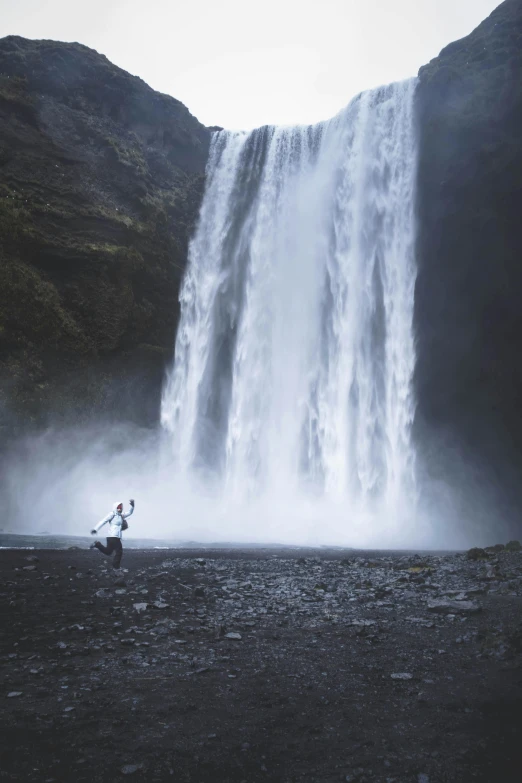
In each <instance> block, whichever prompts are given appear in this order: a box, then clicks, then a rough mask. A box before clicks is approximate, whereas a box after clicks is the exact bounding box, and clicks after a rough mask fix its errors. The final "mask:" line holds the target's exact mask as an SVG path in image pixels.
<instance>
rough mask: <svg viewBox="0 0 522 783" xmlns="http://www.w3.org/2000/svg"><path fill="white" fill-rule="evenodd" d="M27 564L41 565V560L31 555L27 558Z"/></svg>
mask: <svg viewBox="0 0 522 783" xmlns="http://www.w3.org/2000/svg"><path fill="white" fill-rule="evenodd" d="M25 562H26V563H39V562H40V558H39V557H36V555H29V557H26V558H25Z"/></svg>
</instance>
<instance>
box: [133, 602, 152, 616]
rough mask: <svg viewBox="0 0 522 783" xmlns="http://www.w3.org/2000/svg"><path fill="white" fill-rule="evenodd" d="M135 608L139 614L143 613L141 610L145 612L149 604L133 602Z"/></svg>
mask: <svg viewBox="0 0 522 783" xmlns="http://www.w3.org/2000/svg"><path fill="white" fill-rule="evenodd" d="M133 606H134V608H135V610H136V611H137V612H138V614H141V612H145V611H146V610H147V608H148V606H149V605H148V604H133Z"/></svg>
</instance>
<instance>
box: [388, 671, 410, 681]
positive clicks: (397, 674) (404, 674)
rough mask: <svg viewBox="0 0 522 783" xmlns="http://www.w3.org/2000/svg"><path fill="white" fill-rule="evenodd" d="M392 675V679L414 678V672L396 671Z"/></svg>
mask: <svg viewBox="0 0 522 783" xmlns="http://www.w3.org/2000/svg"><path fill="white" fill-rule="evenodd" d="M390 677H391V678H392V680H413V674H409V673H408V672H395V673H394V674H391V675H390Z"/></svg>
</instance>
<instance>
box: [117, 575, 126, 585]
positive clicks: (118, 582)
mask: <svg viewBox="0 0 522 783" xmlns="http://www.w3.org/2000/svg"><path fill="white" fill-rule="evenodd" d="M114 586H115V587H127V583H126V581H125V579H124V578H123V576H119V577H118V578H117V579H115V580H114Z"/></svg>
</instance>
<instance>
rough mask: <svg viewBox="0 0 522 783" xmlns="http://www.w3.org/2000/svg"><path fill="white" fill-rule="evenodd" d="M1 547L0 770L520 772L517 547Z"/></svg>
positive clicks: (26, 773)
mask: <svg viewBox="0 0 522 783" xmlns="http://www.w3.org/2000/svg"><path fill="white" fill-rule="evenodd" d="M477 556H478V557H479V559H477V560H469V559H468V558H467V556H466V555H463V554H438V555H433V554H432V555H426V554H417V555H415V554H412V553H406V554H405V553H383V552H372V553H368V552H364V553H359V552H353V551H349V552H348V551H344V552H343V551H342V550H316V551H311V550H303V551H299V550H293V549H292V550H275V549H273V548H272V549H255V550H240V549H234V550H223V549H221V550H170V551H152V550H149V551H139V550H138V551H137V550H127V551H126V553H125V558H124V561H123V566H124V569H125V570H124V571H122V572H114V570H113V569H112V568H110V562H109V561H108V560H107V559H105V558H103V556H101V555H100V554H99V553H98V552H89V551H84V550H70V551H63V550H62V551H51V550H39V551H27V550H17V551H14V550H3V551H0V606H1V614H2V629H3V633H2V640H1V649H0V655H1V658H0V665H1V674H2V682H3V692H0V709H1V716H2V724H1V733H0V736H1V740H2V757H1V764H0V779H2V780H19V781H46V782H47V783H51V782H54V781H56V782H57V783H58V781H59V782H60V783H61V781H76V782H79V781H94V782H96V781H120V780H124V779H125V780H126V779H129V780H133V781H163V780H174V781H180V783H185V781H186V782H187V783H207V781H208V783H210V782H211V781H212V783H228V781H230V783H241V781H244V783H256V782H257V781H281V782H282V783H290V782H291V781H292V782H297V781H303V782H305V781H306V783H330V781H332V783H333V781H336V782H337V783H338V782H339V781H357V782H358V783H365V781H367V782H370V781H371V782H372V783H439V782H440V783H442V782H443V781H444V783H446V782H448V783H449V782H450V781H451V782H452V783H453V782H454V783H466V781H480V782H481V783H497V782H498V783H510V782H511V781H517V783H518V781H519V780H520V779H521V778H522V772H521V770H522V733H521V729H522V710H521V707H522V669H521V663H522V614H521V606H522V554H521V553H518V552H505V551H502V552H499V553H495V552H488V553H478V555H477Z"/></svg>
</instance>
